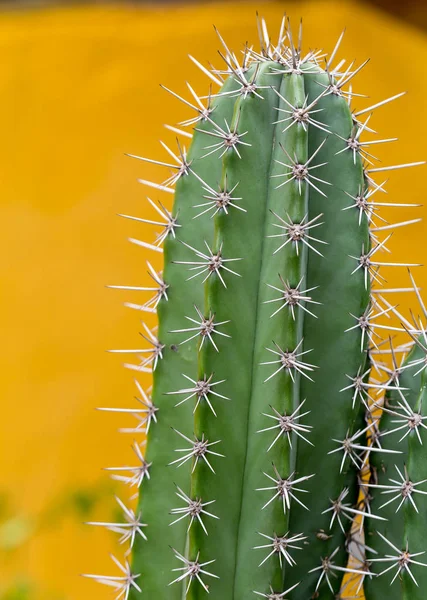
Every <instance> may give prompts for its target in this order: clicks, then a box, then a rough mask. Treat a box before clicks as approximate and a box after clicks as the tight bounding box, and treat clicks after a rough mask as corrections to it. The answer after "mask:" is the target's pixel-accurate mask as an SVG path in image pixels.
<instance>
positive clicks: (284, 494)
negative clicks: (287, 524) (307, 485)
mask: <svg viewBox="0 0 427 600" xmlns="http://www.w3.org/2000/svg"><path fill="white" fill-rule="evenodd" d="M273 470H274V474H275V476H276V479H275V478H274V477H271V475H269V474H268V473H265V472H263V473H264V475H265V476H266V477H268V479H270V481H272V482H273V483H274V486H273V487H271V486H270V487H263V488H256V491H257V492H266V491H272V490H273V491H275V492H276V493H275V494H274V495H273V496H272V498H270V500H268V502H266V504H264V506H263V507H262V510H264V508H267V506H269V505H270V504H271V503H272V502H274V500H275V499H276V498H279V499H282V502H283V513H284V514H285V515H286V511H287V510H290V508H291V499H293V500H295V502H298V504H300V506H302V507H303V508H305V509H306V510H310V509H309V508H308V507H307V506H306V505H305V504H303V502H301V500H299V498H297V496H296V495H295V494H294V492H301V493H308V491H307V490H303V489H301V488H297V487H294V486H295V485H296V484H299V483H301V482H302V481H307V480H308V479H311V478H312V477H314V474H313V475H305V476H304V477H299V478H298V479H294V475H295V471H294V472H293V473H291V474H290V475H289V477H287V478H285V479H284V478H283V477H281V475H280V474H279V471H278V470H277V468H276V465H275V464H274V463H273Z"/></svg>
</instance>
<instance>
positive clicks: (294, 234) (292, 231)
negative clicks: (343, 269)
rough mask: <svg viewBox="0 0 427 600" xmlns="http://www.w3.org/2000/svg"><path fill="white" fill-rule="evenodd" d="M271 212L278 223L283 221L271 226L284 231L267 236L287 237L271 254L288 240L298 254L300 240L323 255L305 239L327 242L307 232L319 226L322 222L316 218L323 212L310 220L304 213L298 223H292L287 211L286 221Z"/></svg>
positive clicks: (277, 250) (282, 246)
mask: <svg viewBox="0 0 427 600" xmlns="http://www.w3.org/2000/svg"><path fill="white" fill-rule="evenodd" d="M273 177H274V176H273ZM271 212H272V214H273V215H274V216H275V217H276V219H278V220H279V221H280V223H283V225H280V224H278V223H273V227H278V228H279V229H283V231H284V233H277V234H274V235H269V236H267V237H269V238H276V237H285V238H287V239H286V241H285V242H283V244H281V245H280V246H279V247H278V248H277V249H276V250H275V251H274V252H273V255H274V254H276V253H277V252H279V251H280V250H281V249H282V248H284V247H285V246H286V245H287V244H288V243H289V242H293V243H294V246H295V250H296V254H297V256H299V243H300V242H302V243H303V244H305V245H306V246H307V247H308V248H310V250H313V252H316V254H318V255H319V256H323V254H321V253H320V252H319V251H318V250H317V249H316V248H314V247H313V246H312V245H311V244H310V242H308V241H307V240H312V241H314V242H318V243H319V244H327V243H328V242H325V241H323V240H319V239H318V238H315V237H313V236H311V235H309V234H308V232H309V231H310V229H313V228H314V227H319V226H320V225H323V223H318V220H319V219H321V218H322V217H323V213H320V215H317V217H314V218H313V219H311V220H310V221H307V219H308V215H307V214H306V215H304V217H303V219H302V220H301V221H300V222H299V223H294V222H293V221H292V219H291V217H290V216H289V214H288V213H286V216H287V217H288V221H285V219H282V217H279V215H278V214H276V213H275V212H274V211H271Z"/></svg>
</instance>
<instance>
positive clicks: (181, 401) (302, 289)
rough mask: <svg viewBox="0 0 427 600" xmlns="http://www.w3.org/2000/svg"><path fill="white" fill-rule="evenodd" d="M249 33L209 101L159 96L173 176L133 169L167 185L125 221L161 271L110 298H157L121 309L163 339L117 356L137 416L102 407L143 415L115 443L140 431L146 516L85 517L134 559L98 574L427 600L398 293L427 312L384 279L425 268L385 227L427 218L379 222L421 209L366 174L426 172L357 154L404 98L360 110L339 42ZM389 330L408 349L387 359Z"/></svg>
mask: <svg viewBox="0 0 427 600" xmlns="http://www.w3.org/2000/svg"><path fill="white" fill-rule="evenodd" d="M258 29H259V38H260V50H259V51H256V50H254V49H253V48H252V47H248V46H246V47H245V49H244V51H243V59H242V61H241V62H240V61H239V60H238V58H237V56H236V55H235V54H234V52H232V51H231V50H230V49H229V48H228V46H227V45H226V43H225V41H224V40H223V38H222V37H221V35H220V34H219V32H217V33H218V36H219V40H220V42H221V45H222V51H221V52H220V56H221V58H222V60H223V62H224V67H223V68H222V69H219V70H218V69H212V70H210V69H206V68H205V67H204V66H203V65H201V64H200V63H199V62H198V61H197V60H195V59H194V58H192V57H190V58H191V59H192V60H193V62H194V63H195V64H196V65H197V66H198V67H199V68H201V70H202V71H203V72H204V73H205V74H206V75H207V76H208V77H209V79H210V82H211V85H212V84H214V85H218V86H219V88H220V89H219V91H218V92H217V93H212V90H210V91H209V94H208V95H207V96H205V97H199V96H198V95H197V94H196V92H195V91H194V89H193V88H192V87H191V86H190V85H189V84H187V86H188V92H189V94H190V97H191V99H190V100H187V99H186V98H185V97H183V96H180V95H178V94H177V93H176V92H174V91H173V90H170V89H169V88H166V87H164V86H163V87H164V89H165V90H166V91H167V92H168V93H170V94H171V95H172V96H174V97H175V98H176V99H177V100H179V101H180V102H182V103H184V104H185V105H186V106H187V107H188V108H190V109H191V110H192V111H193V116H192V117H191V118H189V119H186V120H184V121H182V122H181V123H179V127H174V126H169V127H168V128H169V129H170V130H172V131H173V132H174V133H175V134H176V135H177V136H178V137H177V149H176V150H172V149H171V148H170V147H169V146H167V145H166V144H164V143H162V147H163V149H164V151H165V152H166V154H167V156H168V158H167V159H166V160H159V161H158V160H154V159H149V158H146V157H143V156H137V155H129V156H131V157H132V158H135V159H138V160H141V161H143V162H148V163H154V164H156V165H159V166H161V167H166V168H167V169H168V170H169V171H171V173H172V174H171V175H170V176H168V177H167V178H166V179H165V180H163V181H162V182H161V183H153V182H150V181H147V180H145V179H140V180H139V181H140V183H142V184H143V185H145V186H147V187H149V188H151V190H155V191H156V192H163V193H165V194H174V201H173V207H172V209H170V208H168V207H167V206H166V205H164V204H163V203H162V202H160V201H158V202H157V203H156V202H154V201H153V200H152V199H151V198H148V203H149V206H150V207H151V209H152V210H153V211H154V212H155V213H156V216H155V217H154V218H153V219H149V218H140V217H132V216H129V215H121V216H123V217H125V218H129V219H134V220H137V221H140V222H142V223H145V224H149V225H153V226H154V227H156V228H157V229H159V230H160V233H158V234H157V236H156V238H155V239H154V242H146V241H141V240H136V239H133V238H132V239H131V240H130V241H131V242H132V243H134V244H136V245H138V246H141V247H143V248H144V249H145V250H149V251H151V252H152V253H153V256H155V255H156V254H163V260H164V266H163V272H157V271H156V269H155V268H154V267H153V265H152V264H151V263H150V262H147V267H148V275H149V276H150V278H151V280H152V281H153V282H154V283H152V284H150V285H148V286H134V285H127V286H123V285H120V286H111V287H114V288H119V289H127V290H129V291H135V292H139V291H141V292H143V293H147V292H148V293H150V294H151V297H150V298H149V299H148V300H147V301H146V302H144V303H143V304H132V303H128V304H127V306H128V307H130V308H132V309H135V310H140V311H141V312H142V313H148V314H150V313H156V314H157V316H158V327H156V328H154V329H150V328H149V327H148V326H147V325H146V324H144V323H143V325H142V327H143V331H141V336H142V338H143V339H144V341H145V345H143V347H141V348H136V349H125V350H113V351H112V352H118V353H123V354H130V355H131V356H132V355H136V357H137V359H138V360H139V362H138V363H137V364H135V363H134V362H130V363H126V364H125V366H126V367H127V368H129V369H131V370H133V371H136V372H137V373H138V372H139V373H152V374H153V388H152V390H149V391H147V392H145V391H144V390H143V388H142V387H141V385H140V383H139V382H138V381H137V380H136V381H135V383H136V386H137V390H138V394H139V396H138V398H137V400H138V403H139V406H138V407H137V408H135V409H132V408H118V409H110V408H104V409H102V410H106V411H113V412H123V413H130V414H132V415H133V416H134V418H136V420H137V425H136V426H135V427H134V428H126V429H124V428H123V429H122V431H124V432H130V433H134V434H143V435H144V437H143V441H142V442H137V441H135V442H134V443H133V446H132V449H133V451H134V453H135V456H136V459H137V464H136V465H131V466H126V467H110V468H109V469H110V470H111V471H112V477H113V478H115V479H116V480H118V481H121V482H124V483H126V484H128V485H129V486H130V487H131V488H133V489H134V490H135V492H136V495H137V496H139V500H138V508H137V509H136V512H135V511H134V510H133V509H130V508H127V507H126V506H125V505H124V504H123V503H122V501H121V500H120V499H119V498H117V502H118V503H119V507H120V508H121V510H122V512H123V517H124V523H101V522H99V523H98V522H95V523H92V524H93V525H103V526H105V527H107V528H108V529H110V530H112V531H114V532H116V533H119V534H121V538H120V542H121V543H126V544H128V545H129V550H128V551H127V552H126V556H125V563H124V565H122V564H121V563H120V562H118V561H117V559H115V558H114V561H115V563H116V566H117V567H118V568H119V570H120V571H121V574H120V575H119V576H117V577H107V576H102V575H89V577H91V578H95V579H97V580H98V581H99V582H101V583H103V584H106V585H110V586H112V587H114V588H115V589H116V591H117V598H125V599H127V598H128V597H129V598H131V599H132V600H137V599H140V598H141V599H142V598H155V597H161V598H165V599H166V598H167V599H168V600H169V599H170V600H180V599H182V598H186V599H187V600H199V598H203V597H205V595H206V593H209V594H210V596H211V597H212V598H214V599H218V600H219V599H221V600H222V599H224V600H246V598H251V597H255V596H258V597H263V598H267V599H270V600H278V599H280V598H287V599H288V600H303V599H304V598H307V599H308V598H318V599H320V600H323V599H325V600H326V599H329V598H349V597H351V596H354V594H356V596H357V595H358V594H359V592H360V591H361V590H362V587H363V586H365V588H366V597H367V600H370V599H371V598H372V599H374V598H378V597H382V596H380V594H381V591H382V589H383V588H384V592H386V593H387V594H388V596H389V597H392V596H393V594H395V596H394V597H395V598H396V599H397V598H404V599H407V600H409V598H411V599H414V600H418V598H421V597H422V596H421V595H420V593H421V594H422V592H420V591H419V590H420V589H422V588H423V586H422V583H423V582H424V580H425V582H426V584H427V569H423V568H422V567H423V566H426V565H424V563H423V562H422V559H420V558H419V557H420V556H421V555H422V554H423V553H424V552H423V550H422V544H423V536H424V537H425V532H426V531H427V529H426V528H427V523H425V524H424V521H425V519H427V511H426V510H424V511H423V510H422V509H421V508H420V509H419V508H418V505H420V507H421V504H422V502H424V501H425V502H427V499H425V496H426V495H427V485H426V482H427V467H426V464H427V463H426V461H425V460H424V454H423V450H422V449H423V447H426V446H427V439H424V438H425V432H426V431H427V423H425V420H426V419H427V416H424V415H423V405H424V404H425V402H424V396H425V394H426V386H427V380H425V374H424V370H425V367H426V364H427V360H426V356H427V337H426V334H425V327H424V326H423V325H422V322H421V321H420V322H418V321H414V323H411V322H409V321H408V320H406V319H405V318H404V317H403V316H402V315H400V314H399V313H398V312H397V309H396V307H395V306H394V305H393V304H391V303H389V302H388V300H387V299H386V298H387V295H388V294H394V293H401V292H404V291H415V293H416V296H417V298H418V300H419V301H420V304H421V309H422V313H423V317H427V311H426V309H425V307H424V305H423V303H422V300H421V297H420V294H419V290H418V288H417V286H416V285H415V282H414V280H413V278H412V275H410V278H411V287H410V288H408V289H404V288H403V289H394V288H385V287H384V278H383V277H382V275H381V274H380V269H381V267H383V266H386V267H390V266H399V267H401V266H406V267H410V266H416V265H412V264H411V265H410V264H407V263H395V262H391V261H389V260H386V261H383V260H381V255H383V254H384V252H385V251H387V246H386V244H387V242H388V240H389V239H390V235H391V233H390V230H393V229H395V228H399V227H402V226H405V225H411V224H414V223H416V222H418V220H419V219H412V220H408V221H402V222H397V223H395V224H394V225H389V224H388V223H386V224H382V223H381V224H380V225H377V221H376V220H377V218H379V219H381V217H378V212H379V210H380V209H381V207H383V206H385V207H390V206H393V207H404V208H406V207H409V206H415V205H412V204H408V203H401V204H395V203H390V202H380V201H377V199H378V198H379V197H380V196H381V193H382V192H384V191H385V190H384V186H385V183H386V181H383V182H379V183H377V182H376V181H375V180H374V177H375V175H376V174H377V173H382V172H385V171H388V170H395V169H397V168H406V167H411V166H416V165H421V164H423V163H421V162H417V163H406V164H402V165H394V166H390V167H376V166H375V161H376V160H378V159H376V157H375V156H374V155H373V154H372V153H371V150H372V146H374V145H375V144H382V143H388V142H392V141H395V138H385V139H379V140H377V139H373V140H369V139H368V140H365V139H364V136H365V135H366V134H373V133H375V132H374V130H373V129H371V126H370V124H371V123H370V120H371V116H372V112H373V111H374V110H375V109H378V108H380V107H381V106H383V105H385V104H387V103H388V102H391V101H393V100H396V99H398V98H400V97H401V96H402V95H403V94H396V95H395V96H392V97H391V98H388V99H386V100H384V101H381V102H378V103H376V104H374V105H373V106H371V107H368V108H364V109H362V110H359V111H358V112H355V111H352V110H351V101H352V99H353V97H354V96H355V94H354V93H353V91H352V83H353V78H354V77H355V76H356V75H357V74H358V73H359V72H360V70H361V69H362V68H363V67H364V66H365V65H366V64H367V62H368V61H365V62H364V63H362V64H361V65H360V66H358V67H355V66H354V63H350V64H347V63H346V61H341V62H339V63H338V64H336V62H335V61H336V55H337V53H338V51H339V48H340V44H341V42H342V39H343V34H341V35H340V37H339V39H338V41H337V44H336V46H335V48H334V49H333V51H332V53H331V55H330V56H329V57H328V58H325V57H324V55H323V54H322V53H321V52H320V51H310V52H309V53H308V54H307V55H304V54H303V52H302V27H300V29H299V32H298V39H297V40H296V41H294V38H293V35H292V31H291V28H290V25H289V22H288V21H287V20H286V19H283V21H282V23H281V27H280V32H279V37H278V41H277V43H273V42H272V41H271V38H270V36H269V33H268V31H267V27H266V23H265V21H264V20H262V19H261V20H259V21H258ZM366 115H367V116H366ZM185 128H191V133H190V132H189V131H188V129H185ZM186 138H191V144H190V147H189V150H188V152H187V150H186V149H185V147H184V146H183V145H182V144H181V142H180V141H179V140H180V139H184V140H185V139H186ZM153 214H154V213H153ZM382 232H384V234H383V233H382ZM384 235H385V237H383V236H384ZM381 286H382V289H381ZM390 316H394V317H397V318H398V319H399V320H400V322H401V323H402V327H393V326H392V327H390V326H388V324H387V319H388V318H389V317H390ZM395 333H396V334H398V335H401V334H404V333H406V334H407V335H409V343H408V344H405V345H404V346H401V347H393V346H392V345H391V341H390V346H391V349H390V350H387V349H386V347H385V346H384V341H383V340H384V339H386V337H387V335H394V334H395ZM420 334H421V335H420ZM411 348H412V350H411ZM410 350H411V352H410V353H409V355H408V357H407V358H406V362H399V363H398V362H397V359H396V355H397V354H399V353H402V354H403V355H404V356H405V355H406V354H407V353H408V351H410ZM387 352H389V354H387ZM383 354H385V355H386V356H389V357H390V358H391V359H392V362H391V366H387V365H386V364H384V362H383V359H382V355H383ZM403 360H404V359H403V358H402V361H403ZM374 372H375V373H379V374H380V375H381V378H380V380H379V381H377V380H376V379H375V377H374V376H373V374H374ZM384 394H386V400H385V401H384ZM378 411H382V412H383V417H382V422H381V428H380V420H379V419H380V417H379V412H378ZM390 424H391V425H392V426H391V428H390V429H388V427H389V425H390ZM423 441H424V442H425V443H424V445H421V443H420V442H423ZM145 444H146V448H145ZM143 448H144V451H143ZM369 463H371V465H372V471H370V465H369ZM375 473H376V474H377V475H378V481H376V479H375V478H374V475H375ZM390 473H391V474H390ZM383 475H384V477H386V478H387V481H388V483H386V480H385V479H383ZM139 489H140V490H141V492H140V493H139ZM396 505H398V506H397V511H396V512H397V513H399V516H400V513H402V518H399V519H397V518H396V517H395V514H394V511H395V510H396ZM372 509H373V510H372ZM420 523H422V526H420ZM365 536H368V538H367V542H366V545H365V541H364V540H365ZM387 546H388V547H387ZM413 548H414V549H413ZM130 551H132V567H130V563H129V562H128V555H129V552H130ZM392 551H393V552H394V554H393V556H391V554H390V553H391V552H392ZM377 567H378V568H377ZM415 568H416V572H417V576H418V577H417V579H416V578H415V576H414V573H415ZM388 573H390V575H391V576H392V577H393V579H392V582H393V585H392V586H391V588H390V589H391V590H392V593H390V591H389V581H387V574H388ZM378 575H381V577H379V576H378ZM382 575H384V576H382ZM400 580H401V582H402V583H401V585H399V584H398V582H399V581H400ZM396 582H397V585H395V583H396ZM371 594H372V595H371ZM417 594H418V595H417Z"/></svg>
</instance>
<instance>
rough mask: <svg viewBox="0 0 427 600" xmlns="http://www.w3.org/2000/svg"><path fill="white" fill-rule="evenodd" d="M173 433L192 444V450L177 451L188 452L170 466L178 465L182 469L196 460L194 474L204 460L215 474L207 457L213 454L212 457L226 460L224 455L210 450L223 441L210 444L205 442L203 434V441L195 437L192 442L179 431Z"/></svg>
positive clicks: (178, 450)
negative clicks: (184, 465) (189, 462)
mask: <svg viewBox="0 0 427 600" xmlns="http://www.w3.org/2000/svg"><path fill="white" fill-rule="evenodd" d="M172 429H173V428H172ZM173 431H175V433H177V434H178V435H180V436H181V437H182V438H183V439H184V440H185V441H187V442H189V444H191V448H178V449H176V450H175V452H186V453H187V454H185V455H184V456H180V457H179V458H178V459H176V460H174V461H172V462H170V463H169V465H177V467H181V466H182V465H183V464H185V463H186V462H187V461H188V460H192V459H193V458H194V464H193V469H192V473H194V471H195V469H196V466H197V464H198V462H199V460H201V459H203V461H204V462H205V463H206V465H207V466H208V467H209V469H210V470H211V471H212V473H214V474H215V471H214V469H213V467H212V465H211V464H210V462H209V460H208V458H207V456H206V455H207V454H212V456H219V457H221V458H225V456H224V455H223V454H219V453H218V452H214V451H213V450H210V447H211V446H216V444H219V443H220V442H221V440H217V441H216V442H209V441H208V440H205V436H204V434H202V437H201V439H198V438H197V437H195V438H194V440H191V439H190V438H188V437H187V436H186V435H184V434H183V433H181V432H180V431H178V430H177V429H173Z"/></svg>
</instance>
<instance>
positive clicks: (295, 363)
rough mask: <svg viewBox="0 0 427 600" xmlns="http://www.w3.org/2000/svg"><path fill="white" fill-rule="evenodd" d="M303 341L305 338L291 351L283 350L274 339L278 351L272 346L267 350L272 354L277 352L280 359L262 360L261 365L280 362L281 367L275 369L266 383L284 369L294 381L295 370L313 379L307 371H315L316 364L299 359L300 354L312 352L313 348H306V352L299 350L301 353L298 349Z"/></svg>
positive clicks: (265, 380)
mask: <svg viewBox="0 0 427 600" xmlns="http://www.w3.org/2000/svg"><path fill="white" fill-rule="evenodd" d="M302 342H303V340H302V339H301V341H300V342H299V343H298V344H297V346H296V348H295V350H292V351H290V350H288V349H287V350H282V348H281V347H280V346H279V345H278V344H276V342H274V341H273V344H274V345H275V346H276V348H277V350H278V351H277V350H272V349H271V348H266V350H268V352H271V353H272V354H276V356H278V357H279V359H278V360H271V361H267V362H262V363H260V364H261V365H275V364H280V367H279V368H278V369H277V370H276V371H274V373H272V374H271V375H270V376H269V377H267V379H264V383H266V382H267V381H269V380H270V379H272V378H273V377H274V376H275V375H277V373H279V372H280V371H282V370H285V371H286V372H287V373H289V376H290V378H291V379H292V381H295V378H294V371H297V372H298V373H299V374H300V375H303V376H304V377H306V378H307V379H309V380H310V381H313V379H312V378H311V377H310V376H309V375H308V374H307V373H306V372H305V371H314V369H316V368H317V367H316V365H312V364H310V363H305V362H302V361H300V360H298V358H299V357H300V356H303V355H304V354H307V353H308V352H311V350H304V352H299V353H298V352H297V350H298V348H300V346H301V344H302Z"/></svg>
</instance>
